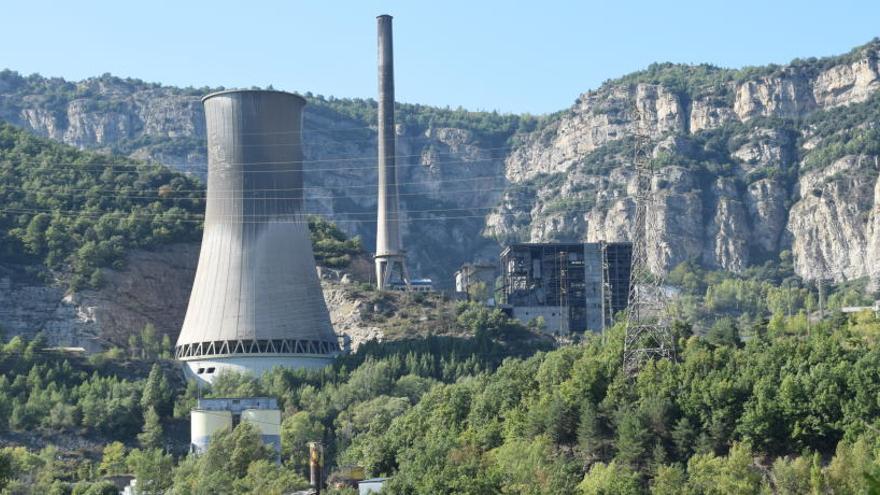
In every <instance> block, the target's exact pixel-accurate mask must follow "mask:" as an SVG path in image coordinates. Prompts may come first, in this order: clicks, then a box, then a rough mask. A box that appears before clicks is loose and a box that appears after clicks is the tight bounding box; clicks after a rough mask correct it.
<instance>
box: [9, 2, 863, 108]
mask: <svg viewBox="0 0 880 495" xmlns="http://www.w3.org/2000/svg"><path fill="white" fill-rule="evenodd" d="M383 13H388V14H391V15H393V16H394V18H395V25H394V29H395V51H396V53H395V63H396V71H397V74H396V76H397V80H396V82H397V99H398V100H399V101H405V102H410V103H423V104H431V105H439V106H447V105H449V106H452V107H456V106H459V105H461V106H464V107H465V108H469V109H473V110H479V109H483V110H493V109H494V110H499V111H506V112H531V113H536V114H537V113H546V112H552V111H556V110H560V109H563V108H566V107H568V106H570V105H571V103H572V102H573V101H574V100H575V98H576V97H577V96H578V95H579V94H580V93H582V92H584V91H587V90H589V89H593V88H596V87H597V86H598V85H600V84H601V83H602V81H604V80H606V79H610V78H615V77H618V76H621V75H623V74H626V73H628V72H632V71H635V70H638V69H640V68H643V67H645V66H646V65H648V64H649V63H651V62H655V61H672V62H685V63H700V62H708V63H712V64H715V65H720V66H724V67H740V66H744V65H764V64H767V63H785V62H788V61H789V60H791V59H792V58H795V57H809V56H824V55H833V54H838V53H842V52H845V51H847V50H849V49H850V48H851V47H853V46H855V45H859V44H862V43H865V42H867V41H869V40H870V39H871V38H873V37H875V36H880V24H878V22H877V21H878V19H880V1H877V0H873V1H870V0H862V1H850V0H835V1H834V2H813V1H810V0H802V1H788V0H786V1H775V0H763V1H753V0H736V1H721V0H715V1H713V0H703V1H675V2H673V1H666V2H663V1H639V2H636V1H624V0H619V1H601V2H599V1H552V0H543V1H538V0H532V1H518V0H508V1H491V2H490V1H480V0H470V1H459V0H433V1H416V0H409V1H384V2H379V1H375V2H371V1H365V0H361V1H357V0H350V1H330V0H326V1H308V2H306V1H280V0H279V1H274V2H269V1H260V0H250V1H237V2H232V1H222V0H221V1H213V2H197V1H184V0H177V1H174V2H172V1H161V0H151V1H127V0H114V1H109V0H108V1H87V0H80V1H60V0H59V1H56V2H50V1H45V0H26V1H25V0H17V1H10V2H4V5H3V8H2V16H0V67H7V68H10V69H13V70H17V71H19V72H22V73H25V74H29V73H32V72H39V73H41V74H43V75H51V76H61V77H65V78H67V79H82V78H85V77H89V76H93V75H100V74H102V73H105V72H111V73H113V74H115V75H119V76H125V77H137V78H141V79H144V80H147V81H154V82H161V83H165V84H172V85H183V86H187V85H192V86H205V85H210V86H220V85H222V86H226V87H244V86H252V85H258V86H265V85H268V84H272V85H273V86H274V87H275V88H278V89H286V90H290V91H299V92H305V91H312V92H313V93H319V94H324V95H334V96H338V97H346V96H347V97H372V96H374V95H375V92H376V69H375V59H376V45H375V43H376V42H375V29H376V26H375V19H374V18H375V16H376V15H378V14H383Z"/></svg>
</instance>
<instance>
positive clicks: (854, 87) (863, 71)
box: [813, 53, 880, 108]
mask: <svg viewBox="0 0 880 495" xmlns="http://www.w3.org/2000/svg"><path fill="white" fill-rule="evenodd" d="M878 89H880V63H878V58H877V54H876V53H874V54H873V55H871V54H869V55H868V56H866V57H864V58H862V59H860V60H857V61H855V62H853V63H851V64H842V65H838V66H835V67H832V68H830V69H828V70H826V71H825V72H822V73H821V74H819V76H818V77H817V78H816V82H815V84H814V85H813V98H814V99H815V100H816V102H817V103H818V104H819V105H820V106H822V107H826V108H828V107H835V106H838V105H847V104H849V103H853V102H860V101H865V100H867V99H868V98H869V97H870V96H871V95H872V94H874V93H875V92H876V91H877V90H878Z"/></svg>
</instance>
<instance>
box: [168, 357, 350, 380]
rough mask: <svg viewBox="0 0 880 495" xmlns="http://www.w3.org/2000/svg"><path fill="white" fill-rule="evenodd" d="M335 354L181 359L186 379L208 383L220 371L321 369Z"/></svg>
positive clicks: (256, 373)
mask: <svg viewBox="0 0 880 495" xmlns="http://www.w3.org/2000/svg"><path fill="white" fill-rule="evenodd" d="M335 357H336V356H335V355H324V356H308V355H306V356H243V357H229V358H216V359H194V360H187V361H183V362H182V363H181V364H182V365H183V371H184V374H186V378H187V379H194V380H197V381H200V382H202V383H207V384H210V383H212V382H213V381H214V379H216V378H217V376H219V375H220V374H221V373H226V372H235V373H249V374H251V375H254V376H260V375H262V374H263V373H265V372H267V371H269V370H271V369H272V368H274V367H276V366H281V367H283V368H293V369H303V368H305V369H321V368H323V367H325V366H327V365H330V364H333V361H334V359H335Z"/></svg>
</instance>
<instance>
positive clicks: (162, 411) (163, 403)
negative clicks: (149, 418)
mask: <svg viewBox="0 0 880 495" xmlns="http://www.w3.org/2000/svg"><path fill="white" fill-rule="evenodd" d="M171 395H172V392H171V387H170V386H169V384H168V379H167V378H165V373H164V372H163V371H162V368H161V367H160V366H159V364H158V363H154V364H153V367H152V368H151V369H150V376H149V377H147V382H146V383H145V384H144V394H143V395H142V396H141V408H143V410H144V415H145V416H146V411H147V410H148V409H155V410H156V412H157V413H158V414H159V416H167V415H168V414H170V413H171Z"/></svg>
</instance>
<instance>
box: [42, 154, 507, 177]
mask: <svg viewBox="0 0 880 495" xmlns="http://www.w3.org/2000/svg"><path fill="white" fill-rule="evenodd" d="M414 156H421V155H414ZM370 160H375V157H373V158H370ZM335 161H336V160H326V162H335ZM501 161H503V160H502V159H501V158H478V159H472V160H446V161H436V162H431V163H430V164H429V165H451V164H455V165H462V166H463V165H467V164H471V163H487V162H501ZM309 163H316V162H309V161H307V160H283V161H274V162H239V163H237V162H232V163H226V164H225V165H232V166H257V165H296V164H299V167H296V168H286V169H285V168H270V169H267V170H236V171H235V172H234V173H236V174H266V173H270V174H277V173H283V172H289V173H297V172H301V173H313V172H345V171H352V170H376V168H377V166H376V165H375V164H370V165H366V166H359V167H330V168H310V167H308V166H307V164H309ZM402 165H408V166H410V167H417V166H420V165H422V164H418V163H410V164H407V163H403V164H402ZM46 166H50V167H56V168H65V169H68V170H70V171H75V172H76V171H90V172H106V171H107V170H108V169H110V170H114V169H122V171H123V172H126V171H131V172H138V171H140V170H139V168H141V167H144V165H104V166H102V165H99V164H95V165H94V166H95V168H85V167H80V166H78V165H76V164H67V163H52V164H49V163H43V164H35V168H39V167H46ZM147 166H149V165H147ZM156 166H157V167H165V166H164V165H156ZM168 172H169V173H174V172H175V171H174V170H172V169H168ZM209 172H210V170H209Z"/></svg>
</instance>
